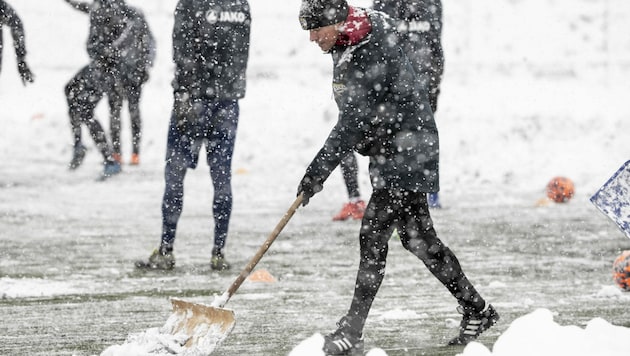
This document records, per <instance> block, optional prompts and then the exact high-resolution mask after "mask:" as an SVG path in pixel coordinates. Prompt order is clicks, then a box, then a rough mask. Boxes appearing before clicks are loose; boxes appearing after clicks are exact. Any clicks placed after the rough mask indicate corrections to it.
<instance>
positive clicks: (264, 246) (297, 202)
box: [224, 194, 303, 303]
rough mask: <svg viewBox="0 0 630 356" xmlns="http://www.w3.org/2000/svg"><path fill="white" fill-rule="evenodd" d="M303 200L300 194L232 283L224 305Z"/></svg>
mask: <svg viewBox="0 0 630 356" xmlns="http://www.w3.org/2000/svg"><path fill="white" fill-rule="evenodd" d="M302 199H303V194H300V195H298V197H297V198H295V201H294V202H293V204H292V205H291V207H290V208H289V210H287V212H286V213H285V214H284V216H283V217H282V219H280V222H278V224H277V225H276V228H275V229H273V231H272V232H271V234H269V237H267V240H265V242H264V243H263V244H262V246H260V248H259V249H258V252H256V255H254V257H252V259H251V261H249V263H248V264H247V266H245V269H243V271H242V272H241V274H240V275H239V276H238V277H237V278H236V280H235V281H234V283H232V285H231V286H230V288H229V289H228V290H227V292H226V293H227V299H226V300H225V301H224V303H227V301H228V300H229V299H230V298H231V297H232V295H233V294H234V293H235V292H236V290H237V289H238V288H239V287H240V286H241V284H243V282H244V281H245V279H246V278H247V276H249V274H250V273H251V272H252V270H254V267H256V265H257V264H258V262H259V261H260V259H261V258H262V257H263V255H264V254H265V252H267V250H268V249H269V247H270V246H271V244H272V243H273V242H274V241H275V240H276V237H278V235H279V234H280V232H281V231H282V229H283V228H284V227H285V225H286V224H287V223H288V222H289V220H290V219H291V217H292V216H293V214H295V211H296V210H297V208H298V207H299V206H300V204H302Z"/></svg>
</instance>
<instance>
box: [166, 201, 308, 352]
mask: <svg viewBox="0 0 630 356" xmlns="http://www.w3.org/2000/svg"><path fill="white" fill-rule="evenodd" d="M302 198H303V195H302V194H300V195H299V196H298V197H297V198H296V199H295V201H294V202H293V204H292V205H291V207H290V208H289V210H287V212H286V213H285V214H284V216H283V217H282V219H281V220H280V222H278V224H277V225H276V228H275V229H274V230H273V231H272V232H271V234H269V237H267V240H266V241H265V242H264V243H263V244H262V246H260V248H259V249H258V252H256V255H254V257H253V258H252V259H251V261H249V263H248V264H247V266H245V269H243V271H242V272H241V274H240V275H239V276H238V278H236V280H235V281H234V282H233V283H232V285H230V288H228V290H227V291H226V292H225V293H223V295H221V297H218V298H215V300H214V301H213V303H212V304H211V305H205V304H197V303H191V302H187V301H184V300H181V299H175V298H171V303H172V305H173V314H171V316H170V317H169V318H168V320H167V321H166V324H165V325H164V327H163V328H162V332H166V333H169V334H172V335H175V336H176V337H177V336H178V337H177V338H178V339H182V334H184V335H185V336H184V339H185V338H186V337H187V340H186V342H185V344H184V345H183V348H184V349H185V351H184V352H183V353H182V354H194V355H207V354H210V353H211V352H212V351H213V350H214V349H215V347H216V346H217V345H218V344H220V343H221V342H222V341H223V340H224V339H225V338H226V337H227V336H228V334H229V333H230V331H232V328H234V323H235V319H234V312H233V311H232V310H230V309H224V308H223V306H224V305H225V304H226V303H227V302H228V300H230V298H231V297H232V295H233V294H234V293H235V292H236V290H237V289H238V288H239V287H240V286H241V284H242V283H243V281H245V279H247V276H248V275H249V274H250V273H251V272H252V270H253V269H254V267H256V265H257V264H258V262H259V261H260V260H261V258H262V257H263V255H264V254H265V252H267V250H268V249H269V247H270V246H271V244H272V243H273V242H274V241H275V239H276V237H277V236H278V235H279V234H280V232H281V231H282V229H283V228H284V227H285V225H286V224H287V223H288V222H289V219H291V217H292V216H293V214H294V213H295V211H296V210H297V208H298V207H299V206H300V204H302Z"/></svg>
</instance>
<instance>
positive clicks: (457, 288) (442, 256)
mask: <svg viewBox="0 0 630 356" xmlns="http://www.w3.org/2000/svg"><path fill="white" fill-rule="evenodd" d="M406 197H407V198H406V199H407V202H406V205H407V206H408V209H405V210H404V214H405V215H404V216H403V217H402V218H401V221H400V225H399V226H400V229H399V230H400V231H399V234H400V240H401V242H402V244H403V246H404V247H405V249H407V250H408V251H410V252H411V253H412V254H414V255H415V256H417V257H418V258H419V259H420V260H422V262H423V263H424V264H425V266H426V267H427V268H428V269H429V271H431V273H432V274H433V275H434V276H435V277H436V278H437V279H438V280H439V281H440V282H442V284H443V285H444V286H445V287H446V288H447V289H448V291H449V292H450V293H451V294H452V295H453V297H455V299H456V300H457V302H458V303H459V305H460V309H459V310H460V312H461V313H462V314H463V315H464V318H463V320H462V325H461V326H460V335H459V336H458V337H456V338H455V339H453V340H451V341H450V342H449V344H463V343H468V342H469V341H471V340H474V339H475V338H476V337H477V336H479V334H481V333H482V332H483V331H484V330H486V329H487V328H489V327H490V326H492V325H494V323H496V321H497V320H498V319H499V316H498V314H497V313H496V311H495V310H494V308H493V307H492V306H491V305H489V304H487V303H486V301H485V300H484V299H483V298H482V297H481V295H480V294H479V293H478V292H477V290H476V289H475V287H474V286H473V284H472V283H471V282H470V281H469V280H468V278H467V277H466V275H465V273H464V271H463V270H462V267H461V265H460V263H459V260H458V259H457V257H456V256H455V254H454V253H453V252H452V251H451V249H450V248H448V247H447V246H446V245H445V244H444V243H443V242H442V241H441V240H440V239H439V238H438V237H437V234H436V232H435V229H434V227H433V221H432V220H431V217H430V214H429V206H428V203H427V199H426V194H425V193H416V192H408V194H407V195H406Z"/></svg>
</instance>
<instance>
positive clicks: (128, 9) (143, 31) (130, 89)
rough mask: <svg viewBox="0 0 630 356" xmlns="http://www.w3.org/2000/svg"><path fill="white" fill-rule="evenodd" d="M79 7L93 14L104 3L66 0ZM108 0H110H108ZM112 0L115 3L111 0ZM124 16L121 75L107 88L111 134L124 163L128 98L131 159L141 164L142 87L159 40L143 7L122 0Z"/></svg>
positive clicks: (118, 43) (120, 41)
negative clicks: (123, 120)
mask: <svg viewBox="0 0 630 356" xmlns="http://www.w3.org/2000/svg"><path fill="white" fill-rule="evenodd" d="M65 1H66V2H67V3H69V4H70V5H72V6H73V7H74V8H75V9H77V10H79V11H81V12H85V13H87V14H90V12H91V11H93V10H95V11H96V10H98V8H99V7H101V6H102V1H98V0H97V1H94V2H84V1H75V0H65ZM105 1H107V0H105ZM110 2H112V1H111V0H110ZM118 7H119V8H120V9H121V13H120V15H121V16H123V17H124V22H125V27H124V30H123V32H122V33H121V35H120V37H119V38H118V39H117V40H116V41H114V43H113V45H114V46H115V47H116V48H119V52H120V58H119V59H118V61H117V62H118V63H117V65H118V68H117V69H116V73H117V74H118V76H117V78H114V80H113V85H112V86H111V87H109V88H108V89H107V90H106V94H107V97H108V103H109V111H110V135H111V141H112V149H113V154H112V155H113V158H114V160H115V161H116V162H118V163H121V164H122V151H121V142H120V129H121V126H120V119H121V111H122V107H123V102H124V100H127V105H128V108H129V118H130V121H131V143H132V152H131V159H130V161H129V163H130V164H132V165H138V164H140V144H141V139H142V118H141V115H140V98H141V96H142V87H143V85H144V83H146V82H147V80H148V79H149V70H150V69H151V67H152V66H153V62H154V60H155V39H154V37H153V34H152V33H151V30H150V29H149V25H148V23H147V21H146V19H145V17H144V14H143V13H142V11H140V10H139V9H137V8H135V7H132V6H129V5H127V4H126V3H125V2H124V1H120V0H119V1H118Z"/></svg>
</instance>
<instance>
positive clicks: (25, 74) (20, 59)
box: [0, 0, 34, 85]
mask: <svg viewBox="0 0 630 356" xmlns="http://www.w3.org/2000/svg"><path fill="white" fill-rule="evenodd" d="M4 26H8V27H9V28H10V29H11V36H13V47H14V48H15V56H16V57H17V65H18V71H19V72H20V78H22V83H23V84H24V85H26V83H32V82H33V79H34V77H33V73H32V72H31V70H30V68H29V67H28V65H27V64H26V44H25V42H24V38H25V36H24V26H23V25H22V20H20V18H19V17H18V15H17V13H16V12H15V10H13V8H12V7H11V6H9V4H7V3H6V2H5V1H4V0H0V71H2V50H3V44H2V38H3V33H2V29H3V27H4Z"/></svg>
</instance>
